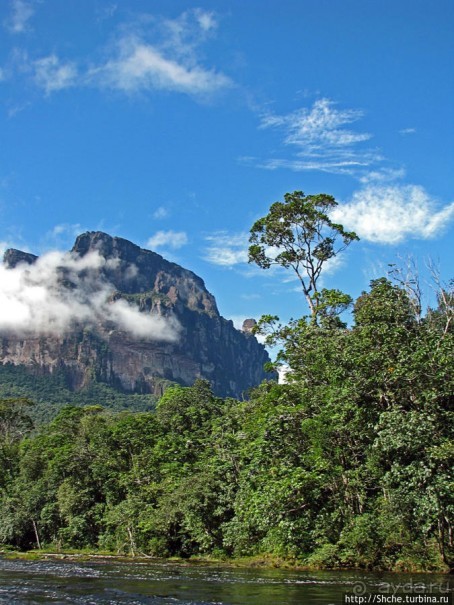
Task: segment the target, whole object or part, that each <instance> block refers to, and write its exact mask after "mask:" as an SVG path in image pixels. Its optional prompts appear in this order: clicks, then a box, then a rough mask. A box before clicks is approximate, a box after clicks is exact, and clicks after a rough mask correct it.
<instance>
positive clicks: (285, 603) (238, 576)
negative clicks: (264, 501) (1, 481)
mask: <svg viewBox="0 0 454 605" xmlns="http://www.w3.org/2000/svg"><path fill="white" fill-rule="evenodd" d="M449 582H450V579H449V577H448V576H443V575H426V574H372V573H360V572H347V571H342V572H339V571H336V572H306V571H289V570H278V569H276V570H274V569H256V568H236V567H227V566H225V567H222V566H213V565H202V564H194V563H188V564H185V563H175V562H164V561H153V562H148V561H146V562H143V561H122V560H114V561H112V560H109V559H107V560H98V559H96V560H90V561H75V560H54V559H52V560H40V561H24V560H19V559H11V560H10V559H4V558H0V604H1V605H21V604H26V605H35V604H36V605H38V604H39V605H42V604H47V603H49V604H52V605H63V604H64V605H68V604H71V603H74V604H77V605H79V604H80V605H82V604H83V605H123V604H126V603H128V604H130V605H142V604H146V605H208V604H210V605H304V604H307V605H322V604H323V605H342V604H343V595H345V594H347V595H349V596H356V597H358V596H361V595H362V596H365V597H366V598H368V595H370V594H377V593H380V594H381V595H387V596H388V601H384V600H382V601H370V602H377V603H378V602H382V603H385V602H389V603H391V602H392V601H391V600H390V597H391V595H392V594H396V593H398V594H400V595H402V594H404V595H405V594H407V595H410V594H412V595H415V594H425V595H444V596H446V595H448V594H449V595H450V598H452V588H453V587H452V584H451V586H449ZM451 582H452V580H451ZM448 591H449V592H448ZM440 598H441V596H437V599H440ZM350 602H356V603H361V601H360V600H358V599H357V600H356V601H350ZM363 602H367V601H363ZM394 602H396V601H394ZM403 602H405V601H403ZM407 602H408V601H407ZM410 602H411V601H410ZM413 602H415V603H416V601H413ZM420 602H421V601H420ZM426 602H433V601H426ZM444 602H450V601H443V600H441V601H439V600H437V601H436V603H437V605H438V603H440V604H441V603H444Z"/></svg>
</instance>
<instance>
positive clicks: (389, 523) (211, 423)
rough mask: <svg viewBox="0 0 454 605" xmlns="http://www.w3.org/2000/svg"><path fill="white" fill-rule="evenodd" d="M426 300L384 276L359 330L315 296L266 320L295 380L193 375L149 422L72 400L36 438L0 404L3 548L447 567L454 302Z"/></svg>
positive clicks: (331, 302) (359, 309)
mask: <svg viewBox="0 0 454 605" xmlns="http://www.w3.org/2000/svg"><path fill="white" fill-rule="evenodd" d="M293 201H294V200H293ZM304 202H305V203H306V202H307V200H304ZM318 218H320V217H318ZM336 229H337V227H336ZM348 237H349V238H351V237H353V235H352V234H349V236H348ZM414 291H415V290H414V289H412V288H408V287H406V285H405V284H403V283H396V281H391V280H389V279H387V278H381V279H377V280H374V281H373V282H372V283H371V285H370V289H369V290H368V291H367V292H364V293H363V294H362V295H361V296H360V297H359V298H358V299H357V300H356V301H355V302H354V304H353V309H352V312H353V320H352V325H351V326H350V327H347V326H346V325H345V323H343V322H342V321H341V319H340V318H339V313H340V312H342V310H343V309H345V308H346V306H348V304H349V302H350V300H351V299H350V298H349V297H348V296H346V295H344V294H343V293H341V292H338V291H335V290H329V291H328V290H326V291H323V290H322V291H319V290H318V289H317V288H313V290H312V291H308V293H307V294H308V296H312V297H316V299H314V304H313V306H311V305H309V308H310V315H309V316H307V317H302V318H301V319H299V320H295V321H293V322H291V323H290V324H289V325H286V326H282V325H279V324H278V323H277V322H276V321H274V320H273V321H272V320H270V318H264V320H263V321H262V323H261V326H259V329H261V327H263V326H265V327H266V328H267V329H268V330H271V333H270V338H271V339H272V340H274V342H280V343H281V346H282V353H281V355H280V358H281V360H282V361H285V362H286V363H288V364H289V366H290V367H291V368H292V371H291V372H290V374H289V375H288V382H287V383H286V384H277V383H275V382H265V383H263V384H261V385H260V386H259V387H258V388H256V389H255V390H253V391H252V392H251V393H250V396H249V399H248V400H246V401H236V400H232V399H225V400H224V399H220V398H217V397H215V396H214V395H213V392H212V390H211V388H210V385H209V383H207V382H206V381H203V380H198V381H197V382H196V383H195V384H194V385H193V386H191V387H180V386H171V387H169V388H168V389H167V390H166V392H165V393H164V395H163V397H162V398H161V399H160V401H159V402H158V405H157V408H156V411H155V412H154V411H148V412H147V411H145V412H130V411H122V412H113V411H112V410H108V409H105V408H102V407H100V406H87V407H74V406H68V407H65V408H64V409H62V410H61V411H60V413H59V414H58V416H57V417H56V418H55V419H54V420H53V421H52V422H50V423H48V424H45V425H42V426H40V427H39V429H38V430H37V431H36V430H35V432H32V427H31V425H30V422H29V420H28V419H27V418H28V415H27V411H28V407H29V404H28V402H26V401H24V400H23V399H18V398H14V397H13V398H9V399H3V400H2V401H1V402H0V460H1V473H0V543H3V544H8V545H10V546H12V547H15V548H19V549H29V548H36V547H38V548H39V547H42V546H43V545H49V546H51V547H54V548H77V549H79V548H92V549H105V550H109V551H112V552H116V553H121V554H130V555H139V554H142V555H151V556H160V557H168V556H182V557H190V556H200V555H207V556H214V557H242V556H248V555H264V554H271V555H274V556H277V557H283V558H287V559H291V560H293V561H298V562H300V563H303V564H306V565H311V566H314V567H335V568H343V567H344V568H346V567H359V568H366V569H392V570H413V571H414V570H417V569H418V570H440V569H445V570H446V569H452V568H453V564H454V550H453V512H454V502H453V494H454V482H453V478H452V468H453V461H454V447H453V442H452V432H453V410H452V404H453V391H454V389H453V386H454V377H453V373H452V360H453V348H454V338H453V322H452V317H453V295H452V291H451V290H449V289H446V288H445V289H442V290H440V292H439V296H438V305H437V306H436V308H434V309H429V310H428V312H427V313H425V314H424V315H423V314H422V313H421V309H420V306H419V305H418V304H416V302H415V298H414ZM271 319H272V318H271Z"/></svg>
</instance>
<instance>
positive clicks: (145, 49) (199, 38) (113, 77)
mask: <svg viewBox="0 0 454 605" xmlns="http://www.w3.org/2000/svg"><path fill="white" fill-rule="evenodd" d="M153 23H154V24H155V28H154V31H153V32H151V34H152V35H151V36H150V33H149V32H143V31H141V30H139V28H138V27H136V28H134V29H135V30H134V31H129V33H124V34H123V35H122V36H121V37H120V38H119V39H118V40H117V43H116V45H115V47H114V49H113V56H111V57H110V58H109V59H108V60H107V61H106V62H105V63H104V64H103V65H98V66H96V67H94V68H92V69H91V70H90V72H89V73H88V80H89V81H91V82H92V83H94V84H95V85H99V86H103V87H107V88H112V89H115V90H121V91H123V92H127V93H133V92H140V91H150V90H170V91H175V92H181V93H186V94H190V95H196V96H205V95H209V94H212V93H214V92H216V91H218V90H221V89H224V88H228V87H229V86H231V85H232V81H231V80H230V78H228V77H227V76H226V75H224V74H223V73H221V72H218V71H217V70H216V69H213V68H211V69H210V68H207V67H205V66H204V65H202V63H201V59H200V56H199V50H198V49H199V46H200V45H201V44H203V43H204V42H205V40H206V39H207V38H208V37H209V36H211V35H212V34H213V32H214V30H215V29H216V27H217V21H216V19H215V16H214V13H213V12H207V11H203V10H201V9H195V10H188V11H185V12H184V13H182V14H181V15H180V16H179V17H178V18H176V19H162V20H159V19H156V18H155V19H153ZM150 37H151V39H150Z"/></svg>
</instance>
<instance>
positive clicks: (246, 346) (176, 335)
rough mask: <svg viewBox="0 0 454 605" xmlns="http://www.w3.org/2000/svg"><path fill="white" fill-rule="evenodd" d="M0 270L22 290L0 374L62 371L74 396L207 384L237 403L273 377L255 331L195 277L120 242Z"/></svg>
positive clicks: (90, 236)
mask: <svg viewBox="0 0 454 605" xmlns="http://www.w3.org/2000/svg"><path fill="white" fill-rule="evenodd" d="M4 270H5V274H6V275H8V272H9V271H11V272H12V273H11V275H13V274H14V275H15V276H16V280H15V281H16V282H18V283H19V282H20V283H21V284H22V285H21V287H20V288H18V293H17V297H18V300H17V302H15V301H13V302H12V303H11V304H12V305H13V304H14V306H13V307H12V310H11V311H10V314H11V318H12V319H11V321H10V322H9V323H6V324H5V323H3V324H1V328H0V329H1V334H0V337H1V348H0V363H1V364H10V365H13V366H24V367H26V368H27V369H28V371H29V372H32V373H35V374H36V375H40V376H43V375H48V374H49V375H50V374H52V373H54V372H56V371H57V370H58V371H59V372H63V374H64V376H65V378H66V381H67V384H68V386H69V387H70V388H71V389H72V390H74V391H78V390H80V389H83V388H84V387H86V386H87V385H88V384H89V383H90V381H97V382H102V383H105V384H107V385H109V386H113V387H115V388H117V389H119V390H121V391H123V392H131V393H152V394H155V395H158V396H159V395H160V394H161V393H162V390H163V387H164V385H166V384H168V382H176V383H179V384H181V385H185V386H187V385H191V384H193V382H194V381H195V380H196V379H197V378H204V379H207V380H209V381H210V383H211V384H212V387H213V390H214V392H215V393H216V394H217V395H219V396H232V397H241V396H243V395H244V394H245V392H246V391H247V390H248V389H250V388H251V387H253V386H255V385H258V384H259V383H260V382H261V381H262V380H263V379H264V378H265V377H267V376H268V377H269V375H267V374H266V373H265V371H264V364H265V363H266V362H267V361H269V357H268V354H267V353H266V351H265V348H264V347H263V345H261V344H260V343H259V342H258V341H257V340H256V338H255V336H253V334H252V333H251V330H250V329H249V323H251V322H249V323H247V326H246V328H245V329H243V330H242V331H240V330H237V329H235V327H234V325H233V323H232V321H229V320H227V319H225V318H223V317H221V316H220V314H219V311H218V309H217V305H216V301H215V299H214V297H213V296H212V294H210V293H209V292H208V290H207V289H206V287H205V284H204V282H203V280H202V279H201V278H200V277H198V276H197V275H195V274H194V273H193V272H192V271H189V270H187V269H184V268H183V267H181V266H179V265H177V264H175V263H172V262H169V261H167V260H166V259H164V258H163V257H162V256H160V255H159V254H157V253H155V252H152V251H150V250H144V249H142V248H140V247H139V246H137V245H135V244H133V243H131V242H129V241H127V240H125V239H122V238H119V237H111V236H110V235H107V234H106V233H101V232H87V233H84V234H82V235H80V236H79V237H78V238H77V239H76V242H75V244H74V246H73V248H72V250H71V251H70V252H68V253H66V254H64V255H63V254H60V255H57V253H50V254H48V255H44V256H43V257H37V256H35V255H33V254H29V253H26V252H22V251H19V250H12V249H10V250H7V251H6V253H5V256H4ZM16 274H17V275H16ZM27 297H28V298H27ZM33 297H35V298H36V297H38V298H37V302H36V304H35V305H31V304H30V300H34V298H33ZM39 301H41V302H39ZM10 302H11V301H10ZM27 305H28V306H27ZM39 305H41V307H40V306H39ZM16 311H17V316H18V319H17V321H16V320H15V313H16ZM19 311H20V312H19ZM24 318H26V319H27V318H28V320H29V321H28V323H27V321H25V320H24ZM251 325H252V324H251Z"/></svg>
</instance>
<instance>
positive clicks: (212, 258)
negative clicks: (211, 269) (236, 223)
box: [204, 231, 249, 267]
mask: <svg viewBox="0 0 454 605" xmlns="http://www.w3.org/2000/svg"><path fill="white" fill-rule="evenodd" d="M248 237H249V234H248V233H238V234H235V235H228V234H227V233H226V232H225V231H219V232H217V233H215V234H213V235H210V236H207V237H206V238H205V239H206V240H207V241H208V242H210V245H209V246H208V247H207V248H205V250H204V259H205V260H206V261H208V262H209V263H212V264H214V265H220V266H222V267H233V266H235V265H239V264H243V263H247V262H248Z"/></svg>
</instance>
